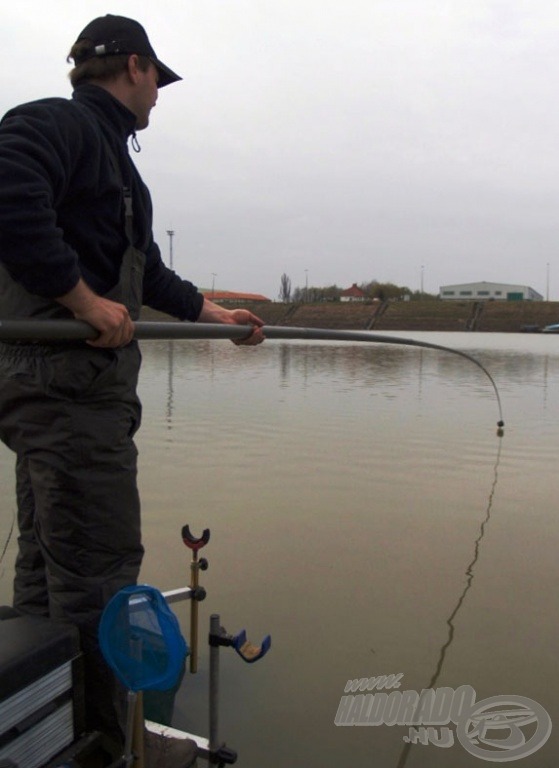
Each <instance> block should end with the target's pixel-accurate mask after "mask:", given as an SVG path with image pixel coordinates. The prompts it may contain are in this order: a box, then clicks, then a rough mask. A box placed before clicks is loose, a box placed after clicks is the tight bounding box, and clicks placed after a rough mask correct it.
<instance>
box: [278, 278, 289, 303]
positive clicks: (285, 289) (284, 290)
mask: <svg viewBox="0 0 559 768" xmlns="http://www.w3.org/2000/svg"><path fill="white" fill-rule="evenodd" d="M279 298H280V301H283V302H285V303H286V304H288V303H289V302H290V301H291V280H290V278H289V277H288V276H287V275H286V274H285V272H284V273H283V275H282V276H281V284H280V292H279Z"/></svg>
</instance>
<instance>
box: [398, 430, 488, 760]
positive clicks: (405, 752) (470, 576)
mask: <svg viewBox="0 0 559 768" xmlns="http://www.w3.org/2000/svg"><path fill="white" fill-rule="evenodd" d="M501 445H502V443H501V441H500V440H499V444H498V448H497V458H496V459H495V464H494V467H493V481H492V483H491V489H490V491H489V498H488V500H487V507H486V509H485V517H484V519H483V520H482V522H481V524H480V527H479V534H478V536H477V538H476V540H475V541H474V554H473V557H472V559H471V561H470V562H469V564H468V566H467V568H466V570H465V576H466V585H465V587H464V589H463V590H462V592H461V593H460V595H459V596H458V600H457V601H456V605H455V606H454V608H453V609H452V612H451V613H450V616H449V617H448V619H447V620H446V624H447V627H448V635H447V639H446V641H445V642H444V643H443V645H442V647H441V650H440V652H439V659H438V662H437V666H436V667H435V671H434V673H433V675H432V677H431V679H430V681H429V682H428V684H427V685H426V686H424V689H428V690H434V688H435V686H436V684H437V681H438V679H439V677H440V674H441V672H442V669H443V665H444V661H445V659H446V654H447V651H448V649H449V648H450V646H451V645H452V643H453V642H454V635H455V632H456V626H455V623H454V622H455V619H456V616H457V615H458V613H459V611H460V610H461V608H462V605H463V604H464V601H465V599H466V595H467V594H468V592H469V591H470V589H471V586H472V583H473V580H474V576H475V566H476V564H477V561H478V559H479V553H480V549H481V542H482V540H483V537H484V536H485V530H486V528H487V525H488V523H489V521H490V520H491V509H492V507H493V499H494V497H495V490H496V488H497V480H498V477H499V465H500V463H501ZM411 749H412V743H411V741H408V742H407V743H406V744H405V745H404V747H403V749H402V753H401V754H400V759H399V760H398V764H397V765H396V768H405V766H406V764H407V761H408V756H409V754H410V751H411Z"/></svg>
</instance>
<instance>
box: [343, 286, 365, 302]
mask: <svg viewBox="0 0 559 768" xmlns="http://www.w3.org/2000/svg"><path fill="white" fill-rule="evenodd" d="M366 298H367V294H366V293H365V291H362V290H361V288H359V287H358V286H357V283H353V285H352V286H351V288H346V289H345V291H342V292H341V293H340V301H365V300H366Z"/></svg>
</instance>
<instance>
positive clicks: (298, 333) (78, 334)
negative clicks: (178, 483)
mask: <svg viewBox="0 0 559 768" xmlns="http://www.w3.org/2000/svg"><path fill="white" fill-rule="evenodd" d="M134 327H135V330H134V338H135V339H138V340H155V339H231V340H233V341H235V340H242V339H245V338H247V337H248V336H250V334H251V333H252V331H253V327H252V326H251V325H229V324H222V323H186V322H153V321H149V322H143V321H140V322H136V323H134ZM262 332H263V334H264V336H265V337H266V338H267V339H291V340H293V339H302V340H305V341H357V342H369V343H374V344H397V345H398V344H399V345H404V346H407V347H422V348H424V349H434V350H437V351H439V352H450V353H452V354H453V355H459V356H460V357H463V358H465V359H466V360H468V361H469V362H470V363H473V364H474V365H477V367H478V368H480V369H481V370H482V371H483V373H484V374H485V375H486V376H487V378H488V379H489V381H490V382H491V386H492V387H493V391H494V392H495V397H496V398H497V406H498V409H499V421H498V422H497V435H498V436H499V437H502V436H503V429H504V426H505V422H504V420H503V409H502V407H501V398H500V396H499V390H498V389H497V385H496V384H495V381H494V379H493V377H492V376H491V374H490V373H489V371H488V370H487V368H485V366H484V365H483V364H482V363H480V361H479V360H477V359H476V358H475V357H472V355H469V354H468V353H467V352H463V351H462V350H460V349H453V348H452V347H445V346H443V345H442V344H433V343H431V342H429V341H418V340H417V339H407V338H402V337H401V336H384V335H382V334H378V333H371V332H370V331H340V330H332V329H329V328H297V327H293V328H292V327H289V326H281V325H265V326H264V327H263V328H262ZM98 335H99V332H98V331H97V330H96V329H95V328H93V327H92V326H91V325H89V324H88V323H85V322H83V321H81V320H0V341H27V342H41V341H87V340H94V339H96V338H97V336H98Z"/></svg>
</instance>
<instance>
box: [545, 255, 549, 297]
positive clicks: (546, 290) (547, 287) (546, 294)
mask: <svg viewBox="0 0 559 768" xmlns="http://www.w3.org/2000/svg"><path fill="white" fill-rule="evenodd" d="M545 300H546V301H549V261H548V262H547V276H546V288H545Z"/></svg>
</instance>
